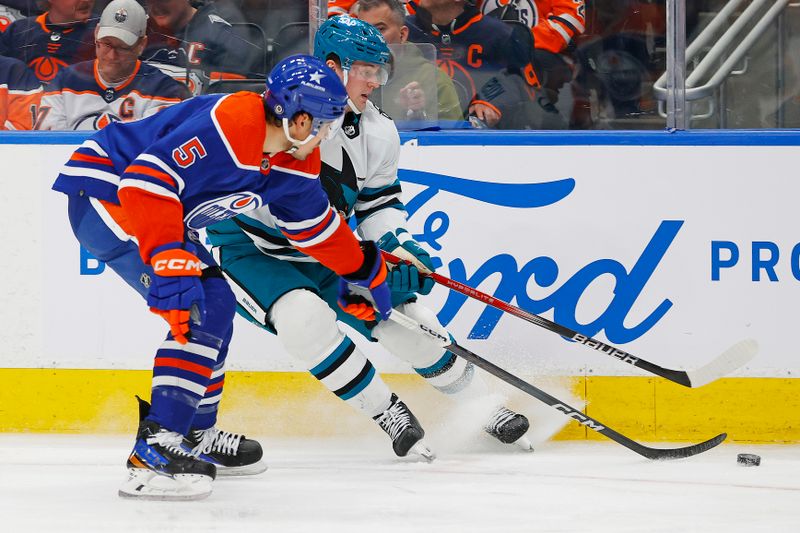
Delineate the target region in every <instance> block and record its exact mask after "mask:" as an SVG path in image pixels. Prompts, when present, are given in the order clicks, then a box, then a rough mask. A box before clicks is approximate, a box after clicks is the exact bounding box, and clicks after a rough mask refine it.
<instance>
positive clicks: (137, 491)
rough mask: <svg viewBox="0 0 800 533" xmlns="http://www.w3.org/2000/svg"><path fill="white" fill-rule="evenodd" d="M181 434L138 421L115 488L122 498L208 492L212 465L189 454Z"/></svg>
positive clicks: (185, 497)
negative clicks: (123, 474) (124, 476)
mask: <svg viewBox="0 0 800 533" xmlns="http://www.w3.org/2000/svg"><path fill="white" fill-rule="evenodd" d="M182 443H183V435H181V434H179V433H176V432H174V431H169V430H167V429H166V428H163V427H161V426H160V425H159V424H158V423H157V422H152V421H150V420H142V421H141V422H140V423H139V431H138V432H137V434H136V443H135V444H134V447H133V451H132V452H131V455H130V456H129V457H128V479H127V481H125V483H124V484H123V485H122V487H121V488H120V489H119V495H120V496H122V497H123V498H140V499H143V500H177V501H180V500H200V499H203V498H206V497H207V496H208V495H209V494H211V485H212V481H213V480H214V478H215V477H216V467H215V466H214V465H213V464H211V463H207V462H205V461H201V460H200V459H197V458H195V457H192V456H191V455H190V454H189V453H187V452H186V451H185V450H184V449H183V448H182V447H181V444H182Z"/></svg>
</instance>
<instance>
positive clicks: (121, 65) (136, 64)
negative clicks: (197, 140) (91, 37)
mask: <svg viewBox="0 0 800 533" xmlns="http://www.w3.org/2000/svg"><path fill="white" fill-rule="evenodd" d="M146 29H147V15H146V14H145V12H144V8H142V6H140V5H139V4H138V3H137V2H136V0H113V1H112V2H111V3H110V4H108V6H106V8H105V9H104V10H103V14H102V15H101V16H100V22H99V23H98V25H97V30H96V39H97V40H96V46H97V59H95V60H94V61H85V62H82V63H77V64H75V65H72V66H70V67H67V68H65V69H64V70H62V71H61V72H59V73H58V76H56V78H55V79H54V80H53V81H52V82H51V83H50V84H49V85H48V86H47V88H46V90H45V94H44V97H43V98H42V105H41V107H40V109H39V117H38V119H37V122H36V129H40V130H99V129H101V128H103V127H104V126H107V125H108V124H110V123H111V122H117V121H123V122H129V121H132V120H137V119H140V118H143V117H146V116H148V115H150V114H152V113H155V112H156V111H158V110H160V109H161V108H163V107H165V106H169V105H172V104H176V103H178V102H180V101H181V100H184V99H186V98H188V97H189V96H190V94H189V91H188V89H187V88H186V86H185V85H183V84H181V83H179V82H177V81H175V80H174V79H172V78H171V77H169V76H167V75H166V74H164V73H162V72H161V71H159V70H158V69H157V68H155V67H152V66H150V65H147V64H144V63H142V62H141V61H139V60H138V57H139V55H140V54H141V53H142V50H144V47H145V45H146V44H147V37H146V36H145V31H146Z"/></svg>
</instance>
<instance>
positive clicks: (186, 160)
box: [172, 137, 207, 168]
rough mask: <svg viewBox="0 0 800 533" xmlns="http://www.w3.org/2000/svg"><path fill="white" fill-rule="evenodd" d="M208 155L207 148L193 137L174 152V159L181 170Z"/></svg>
mask: <svg viewBox="0 0 800 533" xmlns="http://www.w3.org/2000/svg"><path fill="white" fill-rule="evenodd" d="M206 155H207V153H206V147H205V146H203V143H201V142H200V139H198V138H197V137H192V138H191V139H189V140H188V141H186V142H185V143H183V144H182V145H180V146H179V147H177V148H175V149H174V150H173V151H172V159H174V160H175V162H176V163H177V164H178V166H179V167H181V168H186V167H189V166H191V165H193V164H194V163H195V161H197V160H198V159H203V158H204V157H205V156H206Z"/></svg>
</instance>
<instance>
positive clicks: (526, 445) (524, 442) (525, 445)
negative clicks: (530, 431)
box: [513, 436, 533, 452]
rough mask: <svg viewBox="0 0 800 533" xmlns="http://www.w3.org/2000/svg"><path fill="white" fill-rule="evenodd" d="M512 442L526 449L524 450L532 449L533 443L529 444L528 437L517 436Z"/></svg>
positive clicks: (530, 450)
mask: <svg viewBox="0 0 800 533" xmlns="http://www.w3.org/2000/svg"><path fill="white" fill-rule="evenodd" d="M513 444H514V446H517V447H519V448H520V449H521V450H523V451H526V452H532V451H533V444H531V441H530V440H528V437H525V436H522V437H520V438H518V439H517V440H515V441H514V443H513Z"/></svg>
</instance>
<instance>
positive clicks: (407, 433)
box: [374, 394, 436, 462]
mask: <svg viewBox="0 0 800 533" xmlns="http://www.w3.org/2000/svg"><path fill="white" fill-rule="evenodd" d="M374 420H375V421H376V422H377V423H378V425H379V426H380V427H381V429H382V430H384V431H385V432H386V434H387V435H389V438H390V439H392V448H394V453H395V454H396V455H397V456H398V457H405V456H406V455H407V454H408V452H412V453H415V454H417V455H419V456H420V457H422V458H423V459H425V460H426V461H429V462H430V461H433V460H434V458H435V457H436V455H435V454H434V453H433V452H432V451H431V449H430V448H428V446H426V445H425V443H424V442H422V437H424V436H425V430H424V429H422V426H421V425H420V424H419V421H418V420H417V417H415V416H414V414H413V413H412V412H411V411H410V410H409V409H408V407H406V404H404V403H403V402H402V401H400V399H399V398H398V397H397V394H392V398H391V404H390V405H389V408H388V409H386V411H384V412H383V413H382V414H380V415H378V416H376V417H374Z"/></svg>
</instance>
